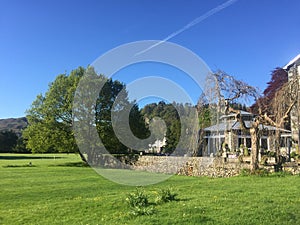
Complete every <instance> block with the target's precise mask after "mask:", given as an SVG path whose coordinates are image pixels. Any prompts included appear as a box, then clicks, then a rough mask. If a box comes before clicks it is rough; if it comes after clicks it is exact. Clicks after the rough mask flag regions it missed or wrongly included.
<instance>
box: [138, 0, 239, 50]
mask: <svg viewBox="0 0 300 225" xmlns="http://www.w3.org/2000/svg"><path fill="white" fill-rule="evenodd" d="M236 1H238V0H229V1H227V2H225V3H223V4H221V5H219V6H217V7H215V8H213V9H211V10H209V11H208V12H206V13H204V14H203V15H201V16H199V17H197V18H196V19H194V20H193V21H191V22H190V23H188V24H187V25H185V26H184V27H182V28H181V29H179V30H177V31H175V32H174V33H172V34H170V35H169V36H167V37H166V38H165V39H163V40H161V41H160V42H157V43H156V44H154V45H151V46H150V47H149V48H146V49H145V50H143V51H140V52H138V53H136V54H135V56H137V55H140V54H142V53H144V52H147V51H149V50H150V49H152V48H154V47H156V46H158V45H160V44H162V43H164V42H166V41H168V40H170V39H171V38H173V37H175V36H177V35H178V34H180V33H182V32H184V31H186V30H187V29H189V28H191V27H192V26H195V25H197V24H198V23H200V22H202V21H203V20H205V19H207V18H208V17H210V16H212V15H214V14H216V13H217V12H219V11H221V10H223V9H225V8H227V7H228V6H230V5H232V4H233V3H235V2H236Z"/></svg>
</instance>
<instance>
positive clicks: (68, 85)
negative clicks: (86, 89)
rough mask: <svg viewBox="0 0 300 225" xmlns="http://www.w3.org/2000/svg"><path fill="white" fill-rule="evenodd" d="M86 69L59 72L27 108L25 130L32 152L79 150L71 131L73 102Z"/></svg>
mask: <svg viewBox="0 0 300 225" xmlns="http://www.w3.org/2000/svg"><path fill="white" fill-rule="evenodd" d="M84 71H85V70H84V68H82V67H79V68H78V69H75V70H73V71H72V72H71V73H70V74H69V75H67V74H60V75H58V76H57V77H56V79H55V81H54V82H52V83H51V84H50V85H49V89H48V91H47V92H46V94H45V95H42V94H40V95H38V96H37V98H36V99H35V100H34V102H33V103H32V105H31V107H30V109H29V110H27V119H28V123H29V126H28V127H27V128H26V129H25V130H24V131H23V137H24V139H26V143H27V148H29V149H31V151H32V152H45V153H46V152H47V153H48V152H77V151H78V148H77V145H76V143H75V139H74V135H73V132H72V125H73V118H72V102H73V97H74V93H75V90H76V87H77V85H78V82H79V80H80V78H81V77H82V76H83V75H84Z"/></svg>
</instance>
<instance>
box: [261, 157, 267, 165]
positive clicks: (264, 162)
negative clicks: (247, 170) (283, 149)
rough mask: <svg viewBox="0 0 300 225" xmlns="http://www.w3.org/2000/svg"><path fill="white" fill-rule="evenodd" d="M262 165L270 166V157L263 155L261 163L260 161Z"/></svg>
mask: <svg viewBox="0 0 300 225" xmlns="http://www.w3.org/2000/svg"><path fill="white" fill-rule="evenodd" d="M260 164H261V165H267V164H268V156H267V155H263V156H262V157H261V161H260Z"/></svg>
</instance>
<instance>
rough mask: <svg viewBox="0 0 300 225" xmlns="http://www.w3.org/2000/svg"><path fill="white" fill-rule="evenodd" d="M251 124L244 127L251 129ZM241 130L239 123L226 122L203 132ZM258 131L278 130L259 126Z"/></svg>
mask: <svg viewBox="0 0 300 225" xmlns="http://www.w3.org/2000/svg"><path fill="white" fill-rule="evenodd" d="M252 123H253V121H245V125H246V127H251V125H252ZM241 129H242V127H241V124H240V122H238V121H228V122H225V123H219V124H216V125H213V126H210V127H207V128H205V129H204V130H205V131H211V132H218V131H228V130H241ZM259 129H260V130H262V129H267V130H270V131H275V130H277V129H278V128H276V127H274V126H269V125H263V124H260V125H259ZM280 131H281V132H284V133H290V132H291V131H289V130H285V129H280Z"/></svg>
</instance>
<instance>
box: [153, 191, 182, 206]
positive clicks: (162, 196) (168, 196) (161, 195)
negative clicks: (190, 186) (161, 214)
mask: <svg viewBox="0 0 300 225" xmlns="http://www.w3.org/2000/svg"><path fill="white" fill-rule="evenodd" d="M177 195H178V194H177V193H174V192H173V191H172V189H171V188H167V189H160V190H159V191H158V196H157V197H156V203H165V202H171V201H175V200H176V196H177Z"/></svg>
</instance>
